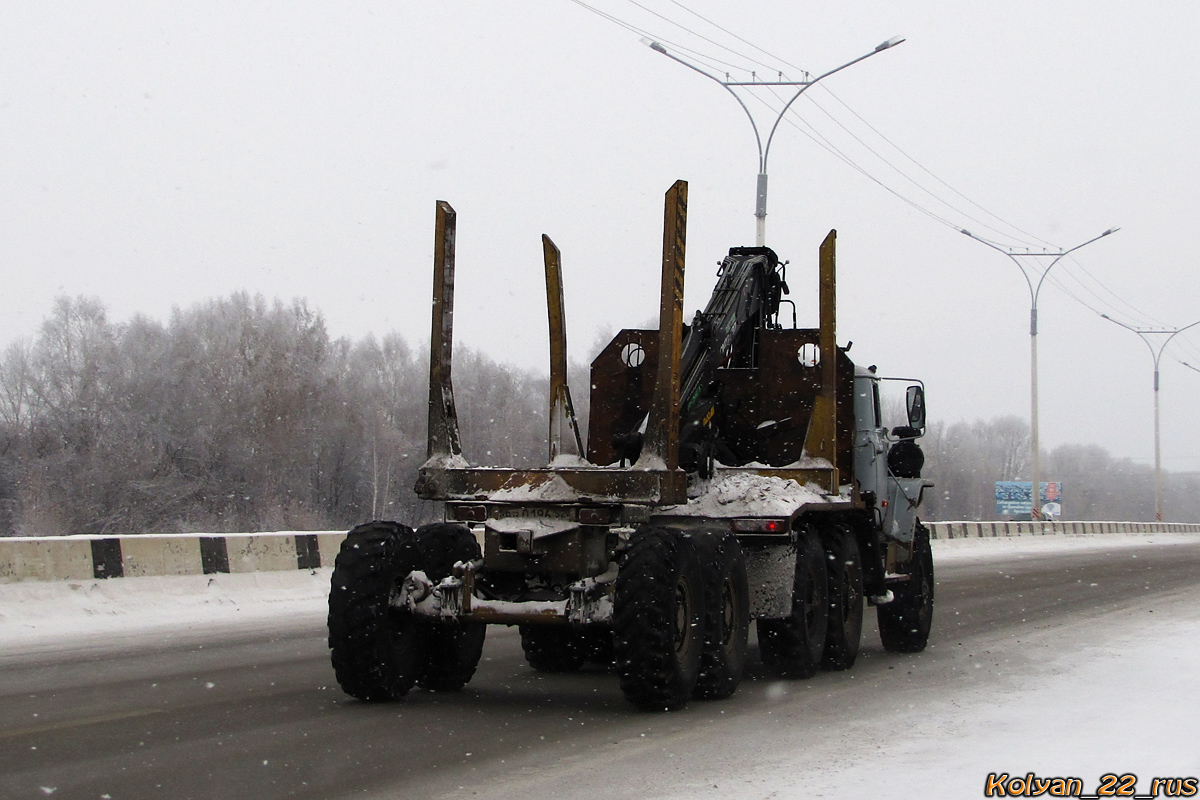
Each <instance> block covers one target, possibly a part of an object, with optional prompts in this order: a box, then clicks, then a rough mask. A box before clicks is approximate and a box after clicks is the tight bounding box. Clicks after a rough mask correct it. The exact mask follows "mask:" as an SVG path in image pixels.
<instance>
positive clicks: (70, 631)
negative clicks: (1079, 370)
mask: <svg viewBox="0 0 1200 800" xmlns="http://www.w3.org/2000/svg"><path fill="white" fill-rule="evenodd" d="M1198 538H1200V537H1197V536H1196V535H1195V534H1186V533H1178V534H1095V535H1064V536H1019V537H1002V538H994V539H993V538H983V539H949V540H940V539H939V540H935V541H933V542H932V543H931V544H932V546H933V553H934V563H935V565H936V564H939V563H951V562H961V561H974V560H984V559H989V558H1026V557H1037V556H1041V555H1052V554H1057V553H1063V552H1078V551H1080V550H1100V549H1106V548H1112V547H1135V546H1139V545H1144V544H1149V543H1155V544H1178V543H1186V542H1195V541H1197V539H1198ZM331 571H332V570H331V569H330V568H323V569H317V570H297V571H294V572H255V573H242V574H220V575H181V576H160V577H141V578H114V579H110V580H74V581H60V582H53V583H43V582H33V581H27V582H21V583H6V584H0V654H3V653H6V652H12V651H14V650H16V649H26V648H28V647H30V646H38V645H41V646H48V645H51V644H61V645H64V646H65V645H69V644H70V643H71V642H72V641H76V640H77V638H78V637H81V636H83V637H87V636H91V635H96V636H106V635H111V634H114V633H118V632H122V633H133V632H135V631H140V632H148V633H153V632H154V631H164V632H165V631H172V632H178V631H180V630H189V629H195V630H199V629H202V628H211V627H229V626H238V625H248V624H250V623H256V624H265V623H268V622H271V621H273V620H274V621H280V622H286V621H288V620H292V621H297V622H298V621H300V620H303V619H310V620H312V621H314V622H315V623H316V624H318V625H324V617H325V613H326V602H327V598H328V595H329V577H330V573H331Z"/></svg>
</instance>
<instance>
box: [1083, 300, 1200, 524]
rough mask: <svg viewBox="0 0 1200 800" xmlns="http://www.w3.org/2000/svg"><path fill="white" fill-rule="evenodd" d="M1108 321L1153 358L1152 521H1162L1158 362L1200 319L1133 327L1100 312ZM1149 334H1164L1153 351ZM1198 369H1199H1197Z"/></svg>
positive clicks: (1189, 365) (1186, 365)
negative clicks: (1177, 325) (1136, 340)
mask: <svg viewBox="0 0 1200 800" xmlns="http://www.w3.org/2000/svg"><path fill="white" fill-rule="evenodd" d="M1100 316H1102V317H1104V318H1105V319H1106V320H1108V321H1109V322H1111V323H1113V324H1114V325H1120V326H1121V327H1122V328H1124V329H1125V330H1127V331H1133V332H1134V333H1136V334H1137V335H1138V338H1139V339H1141V340H1142V341H1143V342H1145V343H1146V347H1148V348H1150V357H1151V358H1152V359H1154V521H1155V522H1162V449H1161V446H1160V443H1159V424H1158V386H1159V381H1158V364H1159V361H1161V360H1162V354H1163V351H1164V350H1166V349H1167V345H1168V344H1170V343H1171V340H1172V339H1174V338H1175V337H1176V336H1178V335H1179V334H1181V333H1183V332H1184V331H1186V330H1187V329H1188V328H1194V327H1195V326H1197V325H1200V319H1198V320H1196V321H1195V322H1193V323H1192V324H1191V325H1184V326H1183V327H1182V328H1135V327H1133V326H1132V325H1126V324H1125V323H1124V322H1118V321H1117V320H1115V319H1113V318H1112V317H1110V316H1109V315H1108V314H1101V315H1100ZM1150 336H1165V337H1166V338H1165V339H1163V340H1162V344H1160V345H1159V347H1158V350H1157V351H1155V349H1154V344H1153V343H1152V342H1151V341H1150V339H1149V337H1150ZM1180 363H1182V364H1183V365H1184V366H1185V367H1189V368H1191V369H1195V367H1192V365H1191V364H1188V363H1185V362H1180ZM1197 371H1200V370H1197Z"/></svg>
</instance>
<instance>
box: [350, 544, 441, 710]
mask: <svg viewBox="0 0 1200 800" xmlns="http://www.w3.org/2000/svg"><path fill="white" fill-rule="evenodd" d="M419 557H420V556H419V553H418V551H417V545H416V538H415V536H414V534H413V531H412V528H409V527H407V526H405V525H400V524H398V523H395V522H370V523H367V524H366V525H359V526H358V527H357V528H355V529H354V530H352V531H350V533H349V534H348V535H347V536H346V539H345V541H343V542H342V547H341V551H340V552H339V553H338V555H337V559H336V561H335V562H334V567H333V577H332V579H331V580H330V587H329V620H328V625H329V649H330V659H331V660H332V662H333V671H334V674H335V675H336V676H337V682H338V684H339V685H340V686H341V687H342V690H343V691H344V692H346V694H348V695H350V696H351V697H357V698H358V699H359V700H369V701H383V700H396V699H398V698H400V697H403V696H404V695H405V694H407V693H408V690H409V689H411V688H412V685H413V683H414V682H416V680H417V678H418V677H419V676H420V673H421V670H422V669H423V666H424V662H425V648H424V631H423V626H422V625H421V624H419V623H418V622H417V620H416V619H414V617H413V615H412V614H410V613H409V612H408V611H406V610H404V609H399V608H393V607H392V606H391V605H390V600H391V599H392V598H393V597H394V596H395V595H396V594H397V593H398V592H399V590H400V585H401V583H402V582H403V581H404V579H405V578H406V577H407V576H408V573H410V572H412V571H413V570H414V569H416V568H417V564H418V561H419Z"/></svg>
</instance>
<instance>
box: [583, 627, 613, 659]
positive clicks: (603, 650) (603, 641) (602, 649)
mask: <svg viewBox="0 0 1200 800" xmlns="http://www.w3.org/2000/svg"><path fill="white" fill-rule="evenodd" d="M583 647H584V650H585V651H586V652H587V660H588V661H589V662H590V663H592V664H599V665H600V666H602V667H611V666H612V663H613V634H612V629H611V628H598V629H592V630H585V631H584V632H583Z"/></svg>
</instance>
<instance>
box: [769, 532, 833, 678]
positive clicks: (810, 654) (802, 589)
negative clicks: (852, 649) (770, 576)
mask: <svg viewBox="0 0 1200 800" xmlns="http://www.w3.org/2000/svg"><path fill="white" fill-rule="evenodd" d="M828 584H829V578H828V575H827V573H826V569H825V551H824V548H822V547H821V540H820V539H818V538H817V535H816V534H815V533H813V532H811V531H807V532H805V533H802V534H801V535H800V539H799V541H798V542H797V545H796V572H795V578H794V580H793V581H792V614H791V616H790V617H788V618H786V619H760V620H758V647H759V651H760V652H761V654H762V661H763V666H764V667H765V668H766V670H767V672H768V673H770V674H771V675H774V676H775V677H779V678H811V677H812V676H813V675H815V674H816V673H817V670H818V669H820V667H821V659H822V657H823V656H824V654H825V632H826V629H827V628H828V625H829V594H828Z"/></svg>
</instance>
